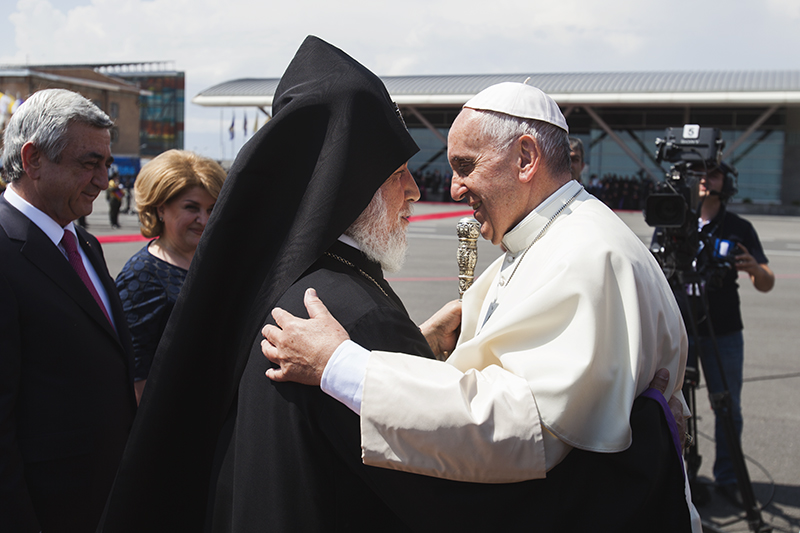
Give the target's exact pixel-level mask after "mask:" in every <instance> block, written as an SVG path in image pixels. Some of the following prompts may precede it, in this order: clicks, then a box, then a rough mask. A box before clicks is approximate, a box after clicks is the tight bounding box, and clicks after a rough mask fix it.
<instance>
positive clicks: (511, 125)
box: [475, 109, 570, 176]
mask: <svg viewBox="0 0 800 533" xmlns="http://www.w3.org/2000/svg"><path fill="white" fill-rule="evenodd" d="M475 111H477V112H478V113H480V115H481V117H480V126H479V129H480V133H481V135H482V137H483V138H484V139H489V142H490V143H491V144H492V147H493V148H494V149H495V150H499V151H503V150H508V149H509V148H510V147H511V145H512V144H513V143H514V142H515V141H516V140H517V139H519V138H520V137H521V136H522V135H530V136H531V137H533V138H534V139H535V140H536V143H537V144H538V145H539V149H540V150H541V151H542V154H543V155H544V165H545V167H546V168H547V169H548V170H550V172H552V173H553V174H554V175H556V176H558V175H562V174H564V173H566V174H569V173H570V160H569V135H568V134H567V132H566V131H564V130H562V129H561V128H559V127H558V126H555V125H553V124H550V123H549V122H544V121H541V120H534V119H525V118H519V117H512V116H511V115H506V114H505V113H497V112H494V111H485V110H477V109H476V110H475Z"/></svg>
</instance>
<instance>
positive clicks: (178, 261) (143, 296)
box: [116, 150, 225, 401]
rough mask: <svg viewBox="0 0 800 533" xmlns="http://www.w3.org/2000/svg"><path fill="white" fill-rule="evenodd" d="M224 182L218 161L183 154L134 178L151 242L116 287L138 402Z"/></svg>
mask: <svg viewBox="0 0 800 533" xmlns="http://www.w3.org/2000/svg"><path fill="white" fill-rule="evenodd" d="M224 181H225V171H224V170H223V169H222V167H221V166H220V165H219V164H218V163H217V162H215V161H213V160H212V159H208V158H207V157H202V156H199V155H197V154H195V153H192V152H187V151H183V150H169V151H167V152H164V153H163V154H161V155H159V156H158V157H156V158H155V159H153V160H152V161H150V162H149V163H147V164H146V165H145V166H144V167H142V170H141V172H140V173H139V176H138V177H137V179H136V184H135V185H134V194H135V198H136V205H137V208H138V210H139V223H140V226H141V232H142V235H144V236H145V237H149V238H152V240H151V241H150V242H149V243H147V245H146V246H145V247H144V248H142V249H141V250H139V251H138V252H136V254H134V255H133V257H131V258H130V259H129V260H128V262H127V263H126V264H125V266H124V267H123V268H122V271H121V272H120V273H119V275H118V276H117V280H116V284H117V290H119V295H120V298H121V299H122V307H123V310H124V311H125V315H126V318H127V322H128V328H129V329H130V332H131V337H132V339H133V347H134V387H135V389H136V398H137V401H138V400H139V399H140V398H141V395H142V390H143V389H144V385H145V382H146V380H147V376H148V374H149V372H150V366H151V364H152V362H153V355H154V354H155V351H156V347H157V346H158V342H159V340H160V339H161V335H162V333H163V332H164V327H165V326H166V324H167V320H168V319H169V315H170V312H171V311H172V308H173V307H174V305H175V301H176V300H177V299H178V294H179V293H180V290H181V286H182V285H183V281H184V280H185V279H186V274H187V272H188V270H189V265H190V264H191V262H192V258H193V257H194V253H195V250H197V244H198V243H199V242H200V236H201V235H202V234H203V230H204V229H205V227H206V223H207V222H208V218H209V216H210V215H211V210H212V209H213V208H214V204H215V203H216V201H217V196H219V191H220V189H221V188H222V184H223V182H224Z"/></svg>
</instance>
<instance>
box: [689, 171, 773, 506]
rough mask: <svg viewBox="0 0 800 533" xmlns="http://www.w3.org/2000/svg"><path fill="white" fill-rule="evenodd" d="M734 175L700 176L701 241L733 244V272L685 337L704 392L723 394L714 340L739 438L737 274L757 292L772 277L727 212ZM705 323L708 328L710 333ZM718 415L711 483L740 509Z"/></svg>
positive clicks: (712, 291) (748, 232) (703, 257)
mask: <svg viewBox="0 0 800 533" xmlns="http://www.w3.org/2000/svg"><path fill="white" fill-rule="evenodd" d="M733 172H735V171H734V170H733V169H732V168H730V167H728V166H727V165H726V164H725V163H722V164H720V166H719V167H717V168H716V169H713V170H709V171H707V172H705V173H703V174H702V175H701V177H700V190H699V197H700V202H701V203H700V204H699V216H698V221H697V222H698V229H699V232H700V242H701V243H707V246H711V245H713V243H714V242H715V240H716V239H725V240H728V241H732V242H733V243H734V244H735V249H734V250H732V251H731V252H732V253H731V254H730V255H729V256H728V257H727V258H725V259H724V260H725V261H729V263H731V264H732V266H733V267H735V268H727V269H725V270H724V275H723V276H722V278H721V280H718V281H717V282H716V283H714V282H709V283H708V284H707V286H706V291H705V292H706V296H707V302H708V317H707V318H706V319H705V320H702V319H701V320H700V322H699V324H698V335H697V336H696V337H695V336H690V353H691V354H694V353H697V351H696V350H697V348H698V345H699V348H700V358H701V363H702V365H703V375H704V376H705V379H706V384H707V385H708V392H709V394H713V393H716V392H722V390H723V384H722V380H721V378H720V368H719V367H720V365H719V364H718V363H717V360H716V356H715V350H714V344H713V337H712V335H713V336H715V337H716V341H717V346H718V347H719V355H720V361H721V365H722V369H723V371H724V372H725V379H726V381H727V384H728V388H729V389H730V396H731V403H732V410H731V414H732V417H733V422H734V426H735V428H736V432H737V434H738V436H739V438H740V439H741V434H742V409H741V397H742V374H743V363H744V361H743V359H744V345H743V340H742V328H743V324H742V316H741V312H740V309H739V307H740V306H739V292H738V291H739V284H738V283H737V278H738V273H739V271H743V272H746V273H747V274H748V275H749V276H750V281H751V282H752V283H753V286H754V287H755V288H756V289H757V290H759V291H761V292H767V291H769V290H771V289H772V287H773V285H774V284H775V275H774V274H773V273H772V270H770V268H769V267H768V266H767V262H768V261H767V257H766V256H765V255H764V250H763V249H762V248H761V242H760V241H759V239H758V234H757V233H756V230H755V229H754V228H753V225H752V224H750V223H749V222H748V221H746V220H744V219H743V218H741V217H739V216H738V215H736V214H734V213H731V212H729V211H728V210H727V209H726V205H727V201H728V199H729V198H730V197H732V196H733V195H734V194H736V192H737V191H736V188H735V187H734V183H733ZM706 252H709V253H702V252H700V253H699V255H698V258H697V268H698V270H699V271H703V269H704V268H706V267H713V266H714V265H708V264H703V263H707V262H708V261H711V259H710V256H711V255H712V254H711V253H710V252H711V250H706ZM720 281H721V282H720ZM709 322H710V323H711V330H709ZM690 333H691V330H690ZM690 357H691V355H690ZM720 415H721V414H720V413H717V412H715V436H714V437H715V439H716V460H715V462H714V479H715V481H716V490H717V492H719V493H720V494H721V495H722V496H723V497H725V498H726V499H727V500H729V501H730V502H732V503H734V504H735V505H738V506H740V507H741V505H742V504H741V501H742V500H741V494H740V493H739V489H738V487H737V485H736V473H735V471H734V467H733V461H732V460H731V455H730V451H729V449H728V444H727V442H726V439H725V433H724V430H723V420H722V418H721V416H720Z"/></svg>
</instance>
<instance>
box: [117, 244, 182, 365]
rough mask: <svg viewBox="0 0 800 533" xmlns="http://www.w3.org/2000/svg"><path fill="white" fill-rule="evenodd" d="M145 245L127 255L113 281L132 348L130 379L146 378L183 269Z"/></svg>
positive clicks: (179, 284) (177, 291)
mask: <svg viewBox="0 0 800 533" xmlns="http://www.w3.org/2000/svg"><path fill="white" fill-rule="evenodd" d="M152 242H153V241H150V242H149V243H148V244H147V246H145V247H144V248H142V249H141V250H139V251H138V252H136V253H135V254H134V255H133V257H131V258H130V259H129V260H128V262H127V263H125V266H124V267H123V268H122V271H121V272H120V273H119V275H118V276H117V280H116V284H117V290H118V291H119V297H120V299H121V300H122V309H123V311H124V312H125V317H126V319H127V322H128V329H130V332H131V337H132V339H133V349H134V372H133V379H134V381H140V380H143V379H147V375H148V374H149V373H150V366H151V365H152V363H153V355H155V352H156V347H157V346H158V341H159V340H161V335H162V334H163V333H164V328H165V327H166V325H167V320H168V319H169V315H170V313H171V312H172V308H173V307H174V306H175V301H176V300H177V299H178V294H179V293H180V292H181V286H182V285H183V281H184V280H185V279H186V274H187V271H186V270H184V269H182V268H180V267H177V266H175V265H172V264H170V263H167V262H166V261H164V260H162V259H159V258H157V257H155V256H154V255H153V254H151V253H150V252H149V251H148V250H147V248H148V246H150V244H151V243H152Z"/></svg>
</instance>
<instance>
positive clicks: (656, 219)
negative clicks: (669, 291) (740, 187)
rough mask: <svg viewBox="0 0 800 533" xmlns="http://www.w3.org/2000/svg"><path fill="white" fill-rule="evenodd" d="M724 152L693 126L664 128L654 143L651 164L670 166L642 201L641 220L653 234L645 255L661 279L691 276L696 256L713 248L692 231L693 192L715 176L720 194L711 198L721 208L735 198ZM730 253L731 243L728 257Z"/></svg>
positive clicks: (718, 137) (711, 131) (717, 139)
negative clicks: (708, 176)
mask: <svg viewBox="0 0 800 533" xmlns="http://www.w3.org/2000/svg"><path fill="white" fill-rule="evenodd" d="M724 147H725V141H724V140H722V134H721V132H720V130H718V129H716V128H701V127H700V126H699V125H697V124H686V125H685V126H683V127H682V128H667V130H666V131H665V138H664V139H660V138H659V139H656V160H657V161H658V162H659V163H661V162H662V161H668V162H670V163H672V166H671V168H670V170H669V172H668V173H667V176H666V179H665V181H664V182H663V183H660V184H658V185H657V186H656V192H655V193H653V194H651V195H650V196H648V198H647V201H646V204H645V210H644V216H645V221H646V222H647V224H648V225H649V226H652V227H656V228H658V229H657V231H656V236H655V238H654V240H653V245H652V246H651V251H652V252H653V254H654V255H655V256H656V258H657V259H658V261H659V263H660V264H661V267H662V268H663V269H664V272H665V274H666V275H667V277H671V275H672V273H673V272H674V271H676V270H678V271H683V272H687V271H689V270H691V269H692V268H693V262H694V260H695V258H696V256H697V254H698V251H700V250H701V249H703V248H708V247H714V248H716V246H717V243H712V242H701V241H703V239H702V238H701V235H700V231H699V230H698V227H697V208H698V203H699V196H698V191H699V184H700V179H701V178H702V177H703V176H705V175H706V174H707V173H709V172H714V171H720V172H722V174H723V176H724V184H723V188H722V191H720V192H719V193H716V194H718V195H719V196H720V199H721V200H722V201H723V202H725V201H726V200H727V199H728V198H730V197H731V196H733V195H734V194H736V186H735V177H736V170H735V169H734V168H733V167H730V166H729V165H727V164H725V163H723V162H722V150H723V148H724ZM735 250H736V246H735V243H734V244H733V247H732V248H731V254H732V253H733V252H734V251H735ZM725 255H726V256H727V255H728V254H725ZM728 259H729V258H728V257H726V258H725V260H724V261H725V262H727V261H728Z"/></svg>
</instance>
